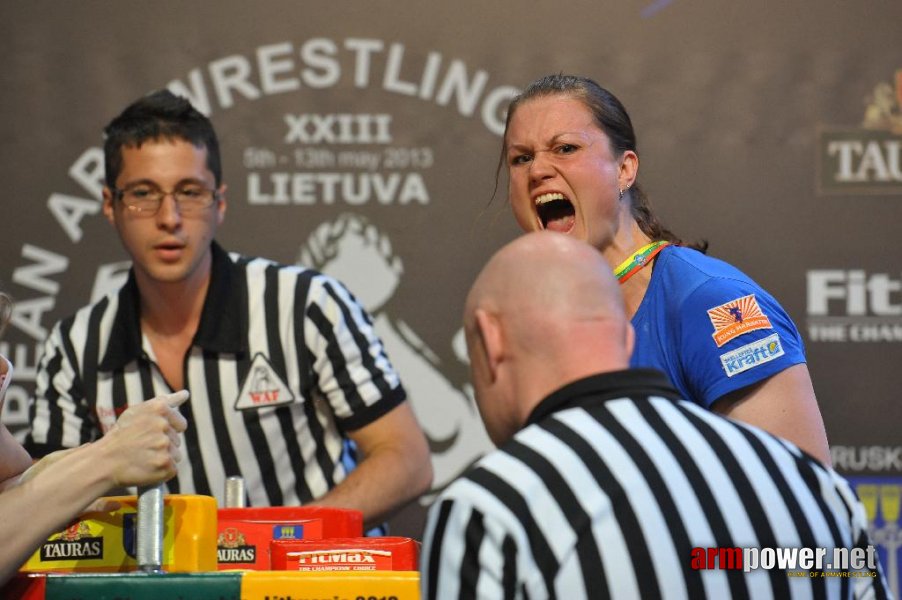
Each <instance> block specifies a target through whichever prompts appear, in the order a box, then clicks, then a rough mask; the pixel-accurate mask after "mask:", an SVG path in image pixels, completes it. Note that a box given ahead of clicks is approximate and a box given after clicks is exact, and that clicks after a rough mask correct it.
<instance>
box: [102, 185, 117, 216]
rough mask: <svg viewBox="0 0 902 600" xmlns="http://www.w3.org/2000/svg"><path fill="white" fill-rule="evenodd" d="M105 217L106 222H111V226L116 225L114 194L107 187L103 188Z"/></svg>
mask: <svg viewBox="0 0 902 600" xmlns="http://www.w3.org/2000/svg"><path fill="white" fill-rule="evenodd" d="M102 208H103V216H105V217H106V220H107V221H109V222H110V224H111V225H115V224H116V219H115V216H114V215H113V192H112V191H111V190H110V188H108V187H107V186H103V205H102Z"/></svg>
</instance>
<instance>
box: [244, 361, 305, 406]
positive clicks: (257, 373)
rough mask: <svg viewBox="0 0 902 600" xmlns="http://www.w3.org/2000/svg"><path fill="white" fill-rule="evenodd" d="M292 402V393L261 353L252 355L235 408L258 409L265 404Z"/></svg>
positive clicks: (275, 404) (276, 404) (277, 404)
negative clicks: (252, 358)
mask: <svg viewBox="0 0 902 600" xmlns="http://www.w3.org/2000/svg"><path fill="white" fill-rule="evenodd" d="M292 402H294V394H292V393H291V390H290V389H288V386H287V385H285V382H284V381H282V378H281V377H279V374H278V373H276V370H275V369H273V367H272V365H271V364H270V363H269V361H268V360H266V357H265V356H263V355H262V354H257V355H256V356H255V357H254V362H253V363H251V368H250V371H248V373H247V378H245V380H244V384H243V385H242V386H241V393H239V394H238V400H236V401H235V410H248V409H258V408H263V407H266V406H281V405H283V404H291V403H292Z"/></svg>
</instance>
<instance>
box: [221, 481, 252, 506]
mask: <svg viewBox="0 0 902 600" xmlns="http://www.w3.org/2000/svg"><path fill="white" fill-rule="evenodd" d="M245 506H247V493H246V492H245V489H244V478H243V477H239V476H237V475H232V476H230V477H227V478H226V482H225V508H244V507H245Z"/></svg>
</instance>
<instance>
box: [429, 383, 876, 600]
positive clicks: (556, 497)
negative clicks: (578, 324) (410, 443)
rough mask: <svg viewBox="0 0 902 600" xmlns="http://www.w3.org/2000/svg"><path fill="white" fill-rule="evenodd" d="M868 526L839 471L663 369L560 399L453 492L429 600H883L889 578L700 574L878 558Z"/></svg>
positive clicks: (576, 387) (432, 551)
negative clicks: (813, 559) (775, 561)
mask: <svg viewBox="0 0 902 600" xmlns="http://www.w3.org/2000/svg"><path fill="white" fill-rule="evenodd" d="M866 527H867V522H866V516H865V512H864V508H863V507H862V505H861V504H860V502H859V501H858V500H857V498H856V497H855V495H854V492H853V491H852V490H851V488H850V487H849V485H848V484H847V483H846V481H845V480H843V479H842V478H841V477H840V476H839V475H837V474H836V473H835V472H834V471H833V470H832V469H828V468H825V467H824V466H823V465H821V464H820V463H818V462H817V461H815V460H814V459H812V458H810V457H809V456H808V455H806V454H804V453H802V452H801V451H800V450H799V449H798V448H796V447H795V446H793V445H792V444H790V443H788V442H784V441H782V440H780V439H778V438H776V437H774V436H772V435H770V434H768V433H766V432H764V431H762V430H761V429H758V428H755V427H750V426H746V425H744V424H742V423H738V422H735V421H732V420H729V419H726V418H723V417H720V416H717V415H715V414H713V413H711V412H709V411H706V410H705V409H702V408H700V407H699V406H696V405H694V404H691V403H689V402H685V401H682V400H679V399H678V397H677V392H676V391H675V390H674V389H673V388H672V387H671V386H670V384H669V383H668V382H667V380H666V379H665V378H664V376H663V374H661V373H658V372H657V371H652V370H645V369H643V370H638V369H637V370H630V371H620V372H616V373H606V374H602V375H596V376H592V377H588V378H585V379H582V380H579V381H577V382H574V383H571V384H569V385H567V386H565V387H563V388H561V389H560V390H558V391H557V392H555V393H553V394H552V395H551V396H549V397H548V398H546V399H545V400H543V401H542V402H541V403H540V404H539V405H538V406H537V407H536V409H535V410H534V411H533V413H532V415H531V416H530V419H529V422H528V424H527V426H526V427H525V428H524V429H523V430H521V431H520V432H518V433H517V434H516V435H515V436H514V438H513V439H512V440H511V441H509V442H508V443H506V444H504V445H503V446H502V447H500V448H499V449H498V450H496V451H494V452H492V453H490V454H488V455H487V456H485V457H484V458H483V459H482V460H480V461H479V462H478V463H476V465H474V467H473V468H471V469H470V470H469V471H468V472H467V473H466V474H465V475H464V476H463V477H462V478H460V479H458V480H457V481H455V482H454V483H453V484H451V486H449V487H448V488H447V489H446V490H445V492H443V493H442V495H441V496H440V497H439V498H438V499H437V500H436V502H435V503H434V504H433V506H432V508H431V509H430V512H429V517H428V519H427V523H426V533H425V536H424V540H423V554H422V558H421V561H420V565H421V569H422V577H421V586H422V592H423V597H424V598H429V599H432V598H493V599H494V598H530V599H533V600H535V599H537V598H555V597H557V598H566V599H567V600H574V599H578V598H591V599H593V600H595V599H603V598H642V599H649V598H718V599H720V598H752V599H754V600H759V599H761V598H776V599H783V598H852V597H854V598H871V597H873V598H884V597H886V595H887V592H886V584H885V581H884V580H883V577H882V571H880V568H879V565H878V567H877V570H876V571H874V572H871V571H864V572H863V573H859V574H858V575H861V576H860V577H848V576H845V577H842V576H833V575H831V574H830V573H826V572H823V571H822V572H815V573H814V575H813V576H812V574H811V573H809V572H807V571H806V572H804V573H801V574H800V572H799V571H796V572H792V573H791V572H788V571H787V570H785V569H784V570H777V569H772V570H767V569H761V568H759V569H751V570H750V571H749V572H745V571H744V570H743V569H738V570H737V569H734V570H730V569H723V570H721V569H720V568H717V566H716V564H715V565H712V566H713V567H714V568H711V569H699V570H696V569H694V568H693V561H692V558H693V549H702V550H704V549H732V548H757V549H762V548H803V547H804V548H826V549H827V557H828V558H827V561H829V560H831V559H832V556H833V555H832V549H833V548H856V547H857V548H867V547H868V544H869V542H868V537H867V533H866V531H867V529H866ZM705 554H706V555H707V551H705ZM704 564H705V565H707V563H704ZM696 566H698V565H696ZM727 566H729V565H727ZM744 566H748V563H745V565H744ZM847 574H848V573H847Z"/></svg>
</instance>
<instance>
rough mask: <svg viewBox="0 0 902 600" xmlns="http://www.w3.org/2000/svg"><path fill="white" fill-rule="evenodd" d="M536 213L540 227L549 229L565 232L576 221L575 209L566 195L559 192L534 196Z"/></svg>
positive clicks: (571, 227)
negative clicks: (540, 223)
mask: <svg viewBox="0 0 902 600" xmlns="http://www.w3.org/2000/svg"><path fill="white" fill-rule="evenodd" d="M535 202H536V213H537V214H538V215H539V220H540V221H541V222H542V228H543V229H547V230H549V231H558V232H561V233H567V232H569V231H570V230H571V229H573V225H574V223H575V222H576V209H574V208H573V203H572V202H570V200H569V199H567V197H565V196H564V195H563V194H561V193H559V192H551V193H548V194H542V195H541V196H538V197H536V200H535Z"/></svg>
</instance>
